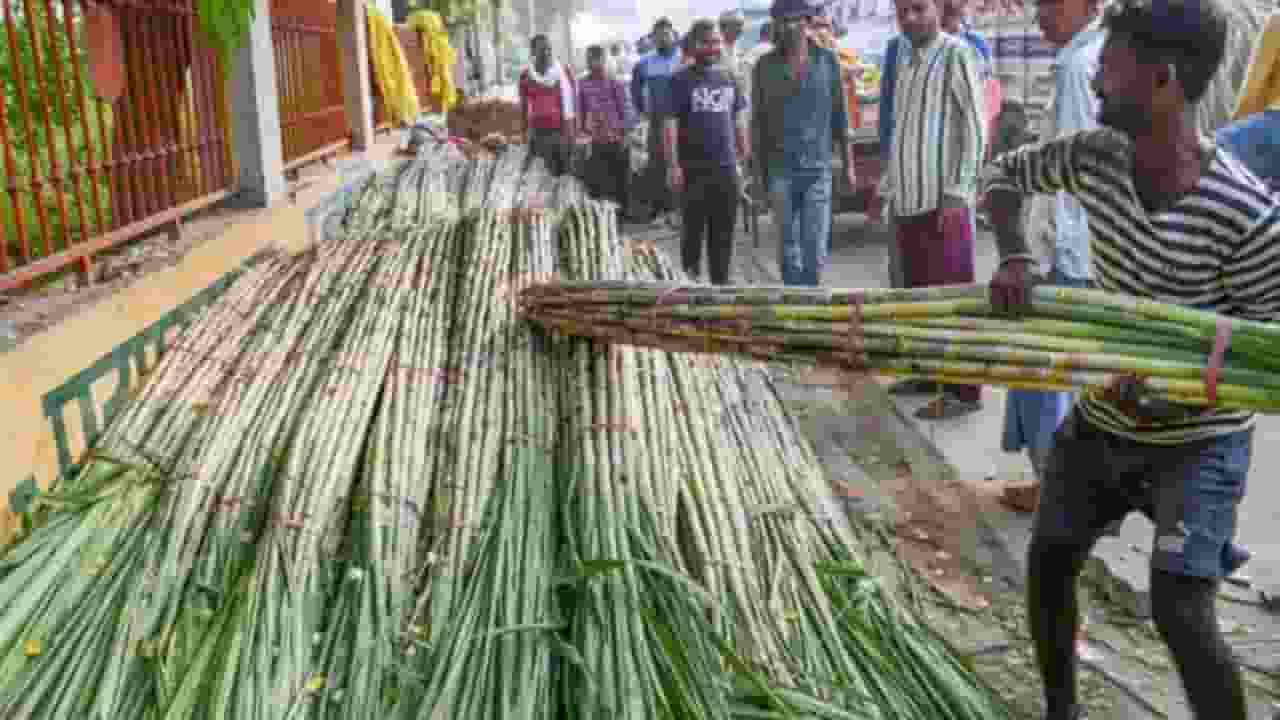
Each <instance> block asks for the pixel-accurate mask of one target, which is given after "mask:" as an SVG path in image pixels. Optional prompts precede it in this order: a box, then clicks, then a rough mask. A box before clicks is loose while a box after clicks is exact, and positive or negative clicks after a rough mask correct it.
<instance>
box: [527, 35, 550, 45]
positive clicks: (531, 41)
mask: <svg viewBox="0 0 1280 720" xmlns="http://www.w3.org/2000/svg"><path fill="white" fill-rule="evenodd" d="M538 43H543V44H544V45H546V46H547V47H551V39H550V38H548V37H547V36H546V35H545V34H544V33H538V34H537V35H534V36H533V37H532V38H530V39H529V47H533V46H534V45H537V44H538Z"/></svg>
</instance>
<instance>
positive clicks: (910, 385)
mask: <svg viewBox="0 0 1280 720" xmlns="http://www.w3.org/2000/svg"><path fill="white" fill-rule="evenodd" d="M937 392H938V383H936V382H934V381H932V380H921V379H920V378H911V379H909V380H899V381H898V382H896V383H894V384H892V385H890V386H889V394H890V395H934V394H936V393H937Z"/></svg>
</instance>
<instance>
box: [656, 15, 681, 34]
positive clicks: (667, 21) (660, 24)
mask: <svg viewBox="0 0 1280 720" xmlns="http://www.w3.org/2000/svg"><path fill="white" fill-rule="evenodd" d="M675 27H676V26H675V25H672V24H671V18H665V17H660V18H658V20H657V21H656V22H654V23H653V29H654V32H657V31H658V30H661V29H663V28H666V29H668V30H674V29H675Z"/></svg>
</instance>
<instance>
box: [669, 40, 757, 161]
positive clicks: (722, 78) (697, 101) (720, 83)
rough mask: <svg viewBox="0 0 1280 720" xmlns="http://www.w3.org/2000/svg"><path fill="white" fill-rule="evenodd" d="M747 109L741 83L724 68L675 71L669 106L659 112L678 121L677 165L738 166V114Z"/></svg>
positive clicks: (695, 68)
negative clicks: (678, 154)
mask: <svg viewBox="0 0 1280 720" xmlns="http://www.w3.org/2000/svg"><path fill="white" fill-rule="evenodd" d="M746 109H747V99H746V97H745V96H744V94H743V92H742V86H741V85H740V84H739V83H738V80H737V78H735V77H734V76H733V75H732V74H731V73H730V72H729V71H728V70H727V69H725V68H723V67H720V66H714V67H709V68H700V67H697V66H693V67H687V68H684V69H682V70H680V71H679V72H677V73H676V74H675V76H674V77H673V78H672V79H671V105H670V107H669V108H666V109H664V110H663V111H662V112H663V114H667V113H669V114H670V115H671V116H672V117H674V118H676V120H677V121H678V126H679V137H680V164H681V165H682V166H683V167H684V168H685V169H693V170H717V169H723V168H734V167H737V165H738V149H737V138H736V128H737V117H738V114H739V113H741V112H742V111H743V110H746Z"/></svg>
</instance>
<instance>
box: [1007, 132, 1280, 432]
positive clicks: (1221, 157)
mask: <svg viewBox="0 0 1280 720" xmlns="http://www.w3.org/2000/svg"><path fill="white" fill-rule="evenodd" d="M983 186H984V189H985V190H988V191H989V190H998V189H1002V190H1011V191H1014V192H1020V193H1054V192H1062V191H1065V192H1069V193H1071V194H1072V195H1074V196H1075V197H1076V198H1078V199H1079V200H1080V204H1081V205H1082V206H1084V208H1085V210H1086V211H1087V212H1088V216H1089V227H1090V230H1092V244H1091V248H1092V251H1093V263H1092V264H1093V276H1094V279H1095V281H1096V282H1097V283H1098V285H1099V287H1101V288H1102V289H1103V290H1107V291H1110V292H1116V293H1123V294H1126V295H1130V296H1135V297H1141V298H1151V299H1154V300H1158V301H1160V302H1166V303H1171V304H1176V305H1182V306H1188V307H1195V308H1198V309H1201V310H1211V311H1214V312H1218V313H1222V314H1224V315H1232V316H1237V317H1243V318H1249V319H1252V320H1260V321H1271V320H1272V319H1273V318H1275V317H1276V315H1277V312H1280V210H1278V209H1277V204H1276V200H1275V199H1274V198H1272V197H1271V196H1270V195H1269V194H1268V192H1267V189H1266V187H1265V185H1264V184H1263V183H1262V182H1261V181H1259V180H1258V179H1257V178H1256V177H1254V175H1253V174H1252V173H1250V172H1249V171H1248V170H1247V169H1246V168H1245V167H1244V165H1243V164H1241V163H1240V161H1239V160H1237V159H1236V158H1235V157H1233V156H1232V155H1230V154H1229V153H1227V152H1225V151H1223V150H1221V149H1215V150H1214V156H1213V160H1212V163H1211V164H1210V167H1209V169H1208V171H1207V172H1205V173H1204V174H1203V175H1202V176H1201V178H1200V181H1199V183H1198V184H1197V185H1196V187H1195V189H1194V190H1193V191H1192V192H1190V193H1188V194H1186V195H1184V196H1182V197H1181V198H1179V199H1178V200H1177V201H1176V202H1175V203H1174V204H1173V205H1172V206H1170V207H1168V208H1165V209H1163V210H1160V211H1158V212H1155V213H1149V212H1148V211H1147V210H1146V208H1145V207H1144V206H1143V204H1142V201H1141V200H1140V199H1139V197H1138V193H1137V190H1136V188H1135V185H1134V180H1133V147H1132V143H1131V141H1130V140H1129V139H1128V138H1127V137H1126V136H1124V135H1122V134H1120V133H1118V132H1116V131H1114V130H1111V129H1109V128H1099V129H1095V130H1086V131H1083V132H1079V133H1075V134H1072V135H1067V136H1064V137H1062V138H1059V139H1055V140H1050V141H1048V142H1044V143H1040V144H1038V145H1030V146H1026V147H1023V148H1021V149H1019V150H1016V151H1014V152H1011V153H1009V154H1006V155H1003V156H1001V157H1000V158H997V159H996V160H994V161H993V162H992V163H991V164H990V165H989V166H988V167H987V168H986V170H985V171H984V173H983ZM1079 407H1080V410H1081V411H1082V412H1083V413H1084V415H1085V416H1086V417H1087V418H1088V419H1089V420H1090V421H1091V422H1093V423H1094V424H1095V425H1097V426H1099V427H1101V428H1104V429H1106V430H1108V431H1111V432H1114V433H1116V434H1118V435H1122V436H1124V437H1128V438H1131V439H1133V440H1137V441H1140V442H1149V443H1158V444H1179V443H1185V442H1193V441H1195V440H1200V439H1204V438H1209V437H1214V436H1218V435H1225V434H1227V433H1231V432H1235V431H1238V430H1242V429H1244V428H1247V427H1249V425H1250V424H1251V423H1252V421H1253V415H1252V413H1247V412H1228V411H1220V412H1215V413H1207V414H1205V415H1200V416H1196V417H1193V418H1189V419H1186V420H1182V421H1179V422H1176V423H1167V424H1160V425H1141V426H1140V425H1138V424H1137V423H1136V422H1135V421H1134V420H1133V418H1131V417H1129V416H1128V415H1126V414H1125V413H1123V412H1121V411H1120V410H1119V409H1118V408H1116V407H1115V406H1114V405H1112V404H1111V403H1109V402H1107V401H1106V400H1105V399H1104V398H1103V397H1102V395H1101V393H1098V392H1087V393H1085V394H1084V395H1083V396H1082V397H1081V400H1080V405H1079Z"/></svg>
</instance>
